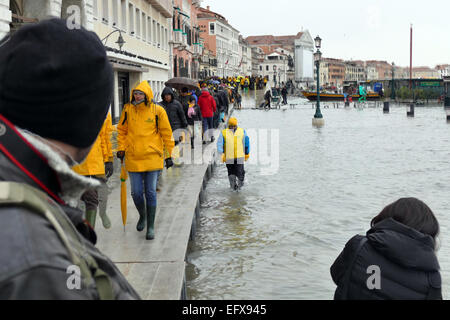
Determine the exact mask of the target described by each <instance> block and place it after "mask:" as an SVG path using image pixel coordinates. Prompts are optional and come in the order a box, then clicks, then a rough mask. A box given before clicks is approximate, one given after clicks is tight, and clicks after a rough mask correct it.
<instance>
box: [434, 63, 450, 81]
mask: <svg viewBox="0 0 450 320" xmlns="http://www.w3.org/2000/svg"><path fill="white" fill-rule="evenodd" d="M435 69H436V70H437V71H438V72H439V75H440V77H441V78H442V79H444V77H449V76H450V65H449V64H441V65H437V66H436V68H435Z"/></svg>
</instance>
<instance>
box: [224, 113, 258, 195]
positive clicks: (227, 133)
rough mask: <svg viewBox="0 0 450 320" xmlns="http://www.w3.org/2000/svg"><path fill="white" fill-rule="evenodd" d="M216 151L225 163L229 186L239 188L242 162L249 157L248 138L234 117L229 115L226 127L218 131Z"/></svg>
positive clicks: (242, 184) (241, 183)
mask: <svg viewBox="0 0 450 320" xmlns="http://www.w3.org/2000/svg"><path fill="white" fill-rule="evenodd" d="M217 151H218V152H219V154H222V161H223V162H225V163H226V164H227V170H228V180H229V182H230V188H231V189H232V190H236V191H238V190H240V189H241V188H242V187H243V186H244V180H245V168H244V162H245V161H248V159H249V158H250V138H249V136H248V135H247V132H246V131H245V130H244V129H242V128H239V127H238V120H237V119H236V118H234V117H231V118H230V119H229V120H228V128H227V129H225V130H223V131H222V132H221V133H220V136H219V139H218V140H217Z"/></svg>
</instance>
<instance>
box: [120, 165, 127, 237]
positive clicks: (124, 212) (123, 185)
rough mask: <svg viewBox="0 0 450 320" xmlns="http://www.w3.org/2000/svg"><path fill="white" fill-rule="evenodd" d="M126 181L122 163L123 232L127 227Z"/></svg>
mask: <svg viewBox="0 0 450 320" xmlns="http://www.w3.org/2000/svg"><path fill="white" fill-rule="evenodd" d="M127 179H128V173H127V170H126V169H125V166H124V164H123V161H122V171H121V172H120V181H121V183H120V208H121V209H122V222H123V231H125V226H126V225H127Z"/></svg>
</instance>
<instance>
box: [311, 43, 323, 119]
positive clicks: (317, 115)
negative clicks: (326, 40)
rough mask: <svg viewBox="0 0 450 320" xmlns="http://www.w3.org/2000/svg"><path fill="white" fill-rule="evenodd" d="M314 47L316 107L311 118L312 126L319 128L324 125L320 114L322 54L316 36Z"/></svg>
mask: <svg viewBox="0 0 450 320" xmlns="http://www.w3.org/2000/svg"><path fill="white" fill-rule="evenodd" d="M314 41H315V45H316V48H317V51H316V52H315V53H314V61H315V63H316V72H317V105H316V113H315V115H314V118H313V125H314V126H316V127H321V126H323V125H324V124H325V121H324V119H323V115H322V113H321V112H320V60H321V58H322V52H320V47H321V45H322V39H321V38H320V37H319V36H317V37H316V38H315V39H314Z"/></svg>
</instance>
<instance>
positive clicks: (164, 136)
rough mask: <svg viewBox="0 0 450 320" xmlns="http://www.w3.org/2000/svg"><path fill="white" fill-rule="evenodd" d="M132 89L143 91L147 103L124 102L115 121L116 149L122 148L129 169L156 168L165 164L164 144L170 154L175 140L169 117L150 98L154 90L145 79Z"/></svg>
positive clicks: (146, 169) (140, 170) (145, 169)
mask: <svg viewBox="0 0 450 320" xmlns="http://www.w3.org/2000/svg"><path fill="white" fill-rule="evenodd" d="M134 90H139V91H142V92H144V93H145V95H146V97H147V104H145V102H142V103H141V104H139V105H137V106H135V105H133V104H132V103H128V104H126V105H125V107H124V108H123V111H122V115H121V117H120V121H119V124H118V125H117V132H118V136H117V142H118V151H125V166H126V169H127V171H128V172H148V171H157V170H162V169H163V168H164V160H165V159H164V148H165V149H166V150H167V152H168V155H169V157H170V155H171V154H172V150H173V148H174V146H175V141H174V139H173V135H172V128H171V127H170V123H169V118H168V117H167V113H166V111H165V110H164V108H163V107H161V106H160V105H157V104H155V103H154V102H153V92H152V89H151V88H150V85H149V84H148V82H147V81H144V82H142V83H141V84H139V85H138V86H137V87H136V88H134V89H133V90H132V91H131V101H132V100H133V92H134Z"/></svg>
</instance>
